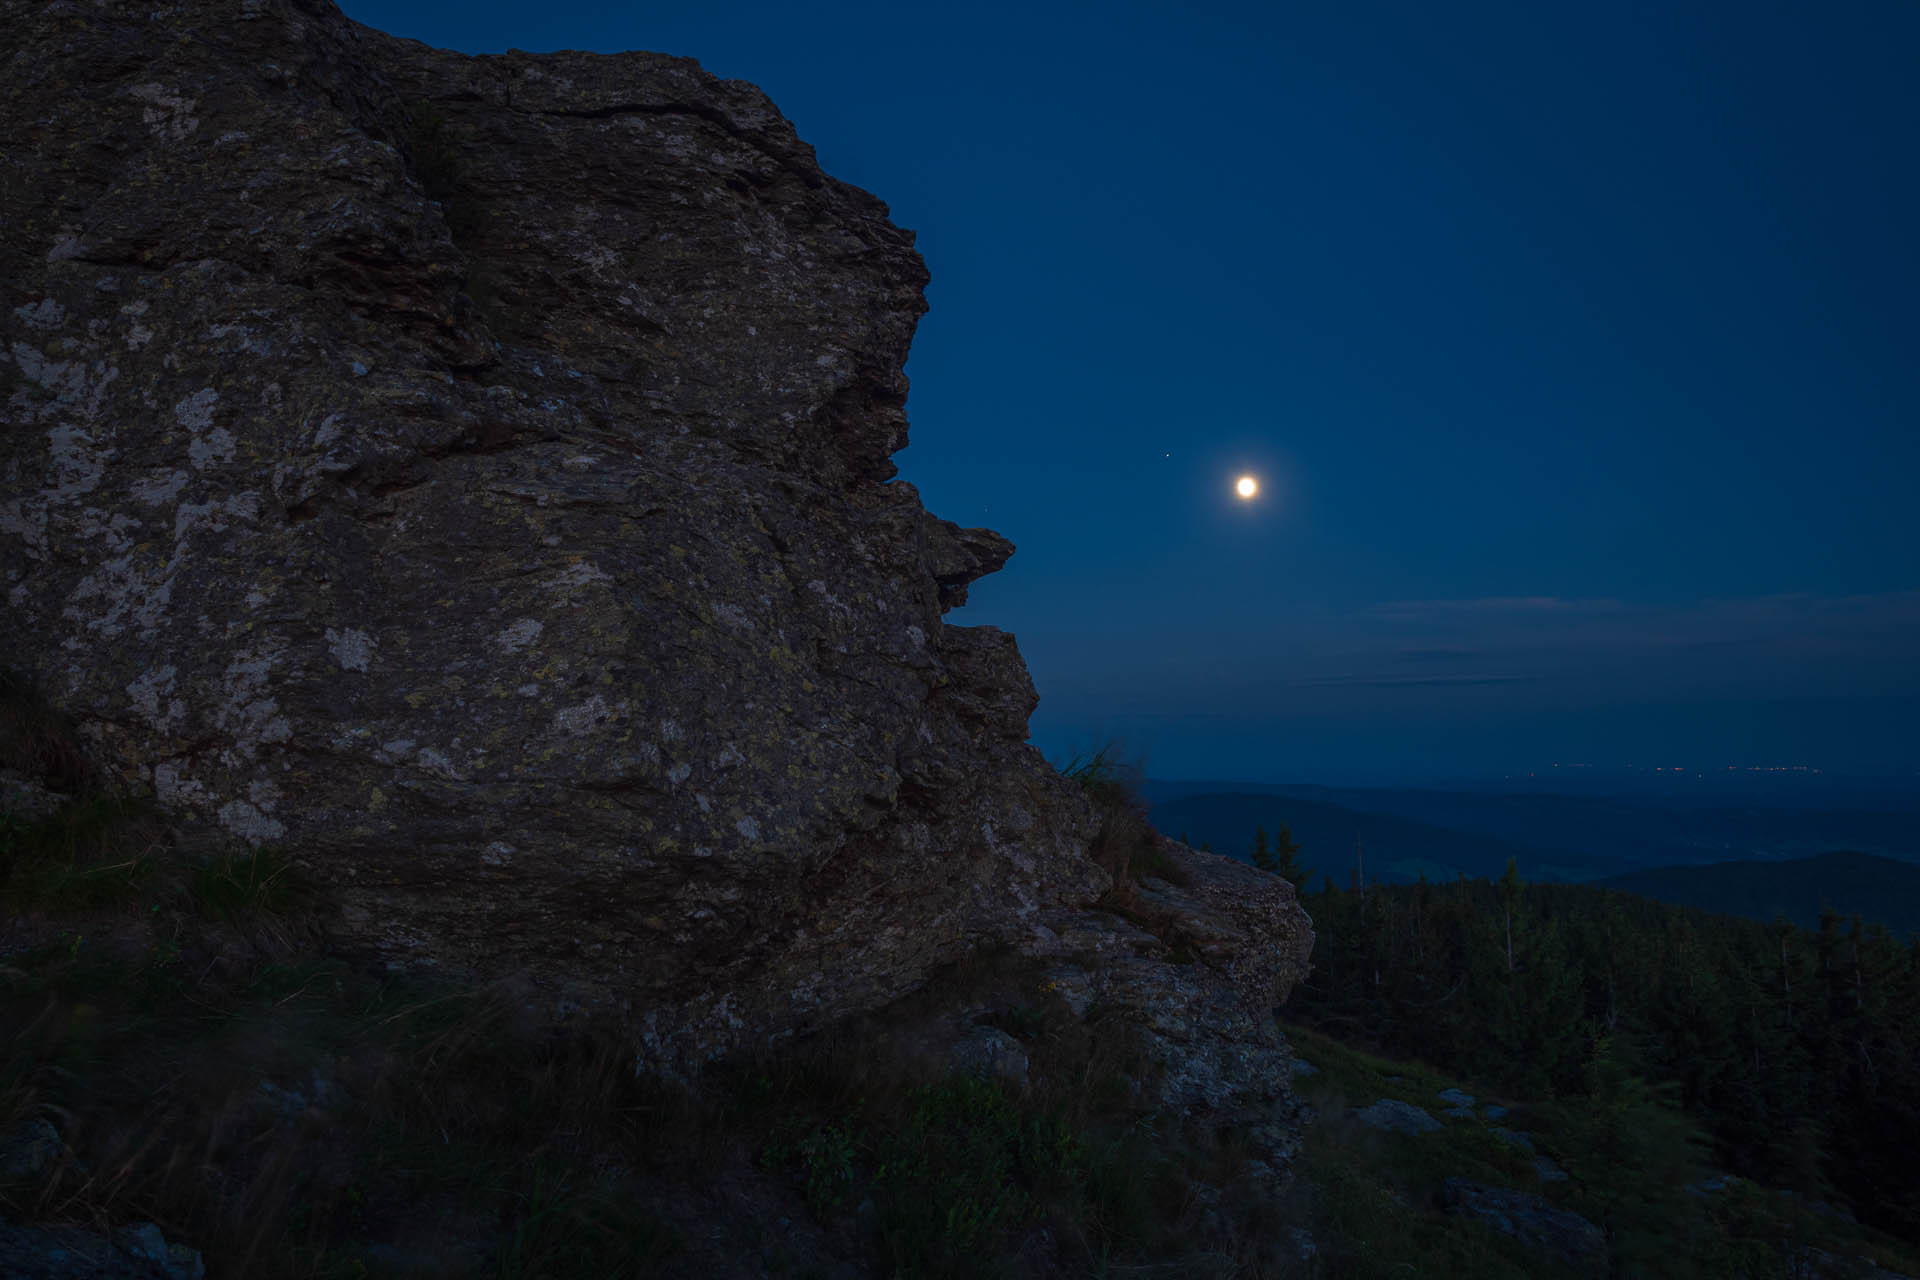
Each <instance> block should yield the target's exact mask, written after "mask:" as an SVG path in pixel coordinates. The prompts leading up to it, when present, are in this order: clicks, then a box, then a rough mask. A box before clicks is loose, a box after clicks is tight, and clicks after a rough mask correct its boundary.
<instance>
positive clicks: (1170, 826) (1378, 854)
mask: <svg viewBox="0 0 1920 1280" xmlns="http://www.w3.org/2000/svg"><path fill="white" fill-rule="evenodd" d="M1150 816H1151V819H1152V822H1153V825H1154V826H1155V827H1156V828H1157V829H1158V830H1159V831H1160V832H1161V833H1162V834H1165V835H1169V836H1172V837H1174V838H1175V839H1179V838H1180V836H1181V835H1182V833H1185V834H1186V836H1187V837H1188V839H1189V841H1190V843H1192V844H1193V845H1194V846H1195V847H1196V848H1197V847H1199V846H1200V845H1201V844H1203V843H1204V844H1211V845H1212V846H1213V851H1214V852H1215V853H1223V854H1227V855H1229V856H1231V857H1235V858H1239V859H1240V860H1241V861H1243V862H1244V861H1246V860H1247V858H1248V857H1249V855H1250V853H1251V851H1252V844H1253V833H1254V831H1255V829H1256V828H1259V827H1265V828H1266V829H1267V833H1268V835H1269V836H1271V835H1273V834H1274V833H1275V832H1277V831H1278V830H1279V829H1280V826H1281V824H1282V823H1284V824H1286V825H1287V826H1288V827H1290V828H1291V829H1292V831H1293V838H1294V839H1295V840H1296V841H1297V842H1299V844H1300V861H1301V862H1302V863H1303V864H1304V865H1305V866H1306V867H1308V868H1309V869H1310V870H1311V871H1312V873H1313V879H1312V882H1311V883H1312V884H1313V885H1314V886H1315V887H1317V886H1318V885H1319V883H1320V880H1319V877H1320V876H1322V875H1328V876H1331V877H1332V878H1333V882H1334V883H1335V884H1337V885H1339V886H1341V887H1342V888H1344V887H1346V884H1347V881H1348V877H1349V875H1350V872H1351V868H1352V866H1353V858H1354V844H1355V842H1356V841H1358V842H1359V843H1361V844H1362V845H1364V846H1365V849H1366V869H1367V878H1368V879H1369V880H1370V881H1380V882H1389V883H1390V882H1399V881H1412V880H1415V879H1417V878H1418V877H1419V876H1420V875H1421V874H1423V873H1424V874H1425V875H1426V877H1427V878H1428V879H1429V880H1451V879H1453V878H1454V877H1455V876H1457V875H1461V874H1465V875H1468V876H1475V877H1477V876H1488V877H1498V876H1499V875H1500V873H1501V872H1502V871H1503V870H1505V868H1506V865H1507V859H1508V858H1513V859H1514V860H1515V861H1516V862H1517V863H1518V864H1519V868H1520V874H1521V875H1522V876H1523V877H1524V878H1526V879H1528V880H1560V881H1581V880H1593V879H1597V878H1599V877H1601V876H1605V875H1611V874H1613V873H1615V872H1617V871H1618V870H1619V869H1620V867H1621V865H1622V862H1623V861H1626V860H1624V859H1622V860H1614V859H1603V858H1595V857H1593V856H1591V855H1589V854H1582V853H1576V852H1570V851H1566V850H1558V849H1551V848H1543V847H1541V846H1538V845H1530V844H1521V843H1518V842H1514V841H1508V840H1501V839H1498V838H1496V837H1492V836H1487V835H1482V834H1476V833H1473V832H1466V831H1458V830H1454V829H1451V828H1447V827H1441V826H1435V825H1433V824H1431V823H1426V822H1419V821H1413V820H1410V819H1407V818H1401V817H1396V816H1394V815H1391V814H1381V813H1364V812H1361V811H1360V810H1358V809H1350V808H1347V807H1346V806H1344V805H1337V804H1329V803H1326V802H1325V801H1322V800H1316V799H1308V798H1306V797H1304V796H1300V795H1288V794H1278V793H1268V794H1244V793H1240V794H1227V795H1188V796H1181V797H1180V798H1178V799H1172V800H1163V801H1161V802H1159V803H1157V804H1154V805H1153V807H1152V811H1151V815H1150Z"/></svg>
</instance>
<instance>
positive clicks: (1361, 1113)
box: [1353, 1098, 1440, 1134]
mask: <svg viewBox="0 0 1920 1280" xmlns="http://www.w3.org/2000/svg"><path fill="white" fill-rule="evenodd" d="M1353 1114H1354V1116H1355V1118H1357V1119H1358V1120H1359V1121H1360V1123H1362V1124H1364V1125H1369V1126H1371V1127H1372V1128H1375V1129H1384V1130H1386V1131H1388V1132H1390V1133H1415V1134H1418V1133H1432V1132H1433V1131H1434V1130H1435V1129H1438V1128H1439V1127H1440V1122H1439V1121H1438V1120H1435V1119H1434V1118H1433V1116H1432V1115H1431V1114H1430V1113H1429V1112H1428V1111H1427V1110H1426V1109H1425V1108H1423V1107H1416V1106H1414V1105H1413V1104H1412V1103H1410V1102H1397V1101H1395V1100H1394V1099H1392V1098H1382V1099H1380V1101H1378V1102H1376V1103H1374V1104H1373V1105H1372V1106H1370V1107H1362V1108H1361V1109H1360V1110H1358V1111H1356V1112H1354V1113H1353Z"/></svg>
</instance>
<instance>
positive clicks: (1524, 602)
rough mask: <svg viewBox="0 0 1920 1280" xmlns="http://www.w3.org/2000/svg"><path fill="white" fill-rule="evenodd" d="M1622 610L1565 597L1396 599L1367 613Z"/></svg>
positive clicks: (1431, 615)
mask: <svg viewBox="0 0 1920 1280" xmlns="http://www.w3.org/2000/svg"><path fill="white" fill-rule="evenodd" d="M1621 607H1622V605H1621V603H1620V601H1618V600H1611V599H1601V600H1569V599H1567V598H1565V597H1563V596H1479V597H1476V598H1473V599H1467V600H1395V601H1391V602H1388V603H1386V604H1376V605H1373V606H1371V607H1370V608H1368V609H1366V610H1365V611H1364V612H1367V613H1370V614H1374V615H1377V616H1379V617H1387V618H1408V619H1417V618H1434V617H1441V618H1456V617H1462V616H1484V615H1488V614H1495V615H1497V614H1513V613H1521V614H1541V613H1548V614H1570V613H1611V612H1615V611H1617V610H1619V609H1620V608H1621Z"/></svg>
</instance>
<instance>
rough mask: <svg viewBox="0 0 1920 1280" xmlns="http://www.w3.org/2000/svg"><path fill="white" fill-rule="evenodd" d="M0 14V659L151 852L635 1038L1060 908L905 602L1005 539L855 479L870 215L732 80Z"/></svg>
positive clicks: (877, 312) (650, 1051)
mask: <svg viewBox="0 0 1920 1280" xmlns="http://www.w3.org/2000/svg"><path fill="white" fill-rule="evenodd" d="M7 15H8V17H7V25H8V30H9V57H8V60H7V62H6V66H5V72H4V75H5V77H6V84H5V88H6V92H5V93H4V94H0V127H4V131H5V135H6V136H7V137H8V138H9V139H10V140H11V141H10V146H9V152H8V155H9V161H8V163H9V164H10V165H11V166H12V169H11V176H10V180H9V181H8V182H7V183H5V184H0V227H4V228H5V231H4V235H3V236H0V282H4V290H5V298H4V305H3V306H0V351H4V352H5V353H6V354H5V355H4V356H0V440H4V441H5V445H4V453H0V592H4V593H5V599H6V607H7V616H8V623H7V625H6V626H5V627H4V628H0V666H6V667H9V668H11V669H13V670H15V671H18V672H20V673H22V674H24V675H25V676H27V677H28V678H30V679H31V681H32V682H33V684H34V685H35V687H37V688H39V689H41V690H43V691H45V694H46V696H47V697H48V698H49V699H50V700H51V702H52V703H53V705H54V709H55V710H56V711H57V712H58V713H60V714H61V715H63V716H64V717H66V718H67V719H68V720H70V721H71V722H72V723H74V724H75V725H76V726H77V729H78V733H79V734H80V736H81V740H82V741H83V742H84V743H85V744H86V745H87V749H88V753H89V756H90V767H92V768H93V769H95V770H96V771H97V772H98V773H99V775H100V776H101V777H102V778H103V779H105V780H106V781H107V782H108V783H109V784H111V785H112V786H114V787H116V788H119V789H123V790H126V791H144V792H150V793H151V794H152V796H153V797H154V799H155V800H156V802H157V803H158V804H159V805H160V806H161V808H162V810H163V812H164V813H165V814H166V816H167V818H168V820H169V821H170V822H172V823H173V824H175V826H176V829H177V830H178V831H179V832H181V833H182V835H183V838H185V840H186V843H187V845H188V847H201V848H212V847H214V846H215V845H216V844H217V843H218V842H223V841H224V842H227V843H228V844H229V845H233V844H246V845H259V844H271V845H273V846H276V847H278V848H280V849H282V850H284V851H285V852H286V853H287V855H288V856H289V857H291V858H292V859H293V861H294V862H295V863H296V865H297V867H298V869H299V871H300V872H301V873H302V874H303V875H304V876H305V877H307V878H308V879H309V880H311V881H312V882H314V883H315V884H316V885H318V886H319V887H321V888H322V889H324V890H325V891H326V900H327V901H328V902H330V903H331V917H330V919H329V921H328V927H329V931H330V934H331V937H332V939H333V941H334V943H335V945H337V946H339V947H341V948H343V949H345V950H347V951H348V952H350V953H355V954H359V955H363V956H365V957H367V958H368V959H370V960H372V961H374V962H376V963H379V964H382V965H384V966H386V967H388V968H390V969H393V970H396V971H423V972H428V973H432V974H436V975H441V976H444V977H449V978H454V979H459V980H463V981H464V980H467V979H474V980H484V979H493V978H501V977H507V976H512V977H514V978H515V979H517V980H522V981H524V982H525V984H526V985H527V988H528V990H529V991H530V992H532V993H533V996H534V998H535V999H536V1000H537V1001H539V1002H541V1004H542V1007H544V1008H546V1009H547V1010H549V1011H550V1012H552V1013H553V1014H555V1015H556V1016H558V1015H565V1014H567V1013H569V1012H570V1011H573V1010H576V1009H581V1008H585V1007H593V1008H597V1009H602V1010H607V1011H611V1012H612V1013H614V1014H616V1015H617V1016H620V1017H623V1018H625V1019H627V1020H628V1021H629V1022H630V1023H631V1024H632V1026H633V1027H634V1028H635V1035H636V1041H637V1042H638V1044H639V1046H640V1053H641V1057H642V1059H643V1061H644V1062H648V1063H654V1064H658V1065H660V1066H663V1067H667V1068H672V1069H679V1068H681V1067H685V1066H689V1065H692V1064H697V1063H698V1062H700V1061H703V1060H705V1059H707V1058H710V1057H712V1056H714V1055H716V1054H720V1053H723V1052H726V1051H728V1050H729V1049H731V1048H734V1047H737V1046H740V1045H744V1044H748V1043H759V1042H765V1041H768V1040H771V1039H778V1038H781V1037H784V1036H787V1035H791V1034H795V1033H800V1032H805V1031H808V1030H811V1029H816V1028H819V1027H822V1026H825V1025H829V1024H831V1023H833V1022H834V1021H835V1020H837V1019H839V1018H842V1017H844V1016H847V1015H849V1014H851V1013H854V1012H858V1011H862V1010H867V1009H872V1008H875V1007H877V1006H879V1005H882V1004H884V1003H886V1002H887V1001H888V1000H890V999H892V998H894V997H896V996H898V995H900V994H901V993H903V992H906V991H909V990H911V989H913V988H914V987H915V986H916V984H918V983H919V982H921V981H922V979H923V978H924V977H925V975H926V974H928V973H929V972H930V971H931V970H933V969H935V968H936V967H938V966H941V965H943V964H946V963H949V962H952V961H954V960H957V959H959V958H961V957H963V956H965V955H967V954H969V953H970V952H971V951H973V950H975V949H977V948H979V947H982V946H986V945H996V944H1005V943H1008V942H1011V941H1015V940H1018V939H1021V938H1024V937H1025V936H1027V935H1028V934H1029V933H1030V932H1031V931H1032V930H1033V928H1034V927H1035V925H1036V923H1037V922H1038V921H1039V920H1040V919H1041V918H1042V916H1043V915H1044V914H1045V913H1047V912H1048V911H1050V910H1056V909H1060V908H1072V907H1078V906H1080V905H1082V904H1085V903H1087V902H1090V901H1092V900H1094V899H1095V898H1097V897H1098V896H1099V895H1100V894H1101V893H1102V892H1103V891H1104V890H1105V888H1106V887H1107V884H1108V878H1107V876H1106V874H1105V873H1104V872H1103V871H1101V870H1100V869H1099V868H1098V867H1097V866H1096V865H1094V863H1093V862H1092V861H1090V860H1089V859H1088V857H1087V856H1086V854H1085V844H1086V836H1087V832H1088V829H1089V824H1090V811H1089V809H1088V806H1087V804H1086V803H1085V801H1084V800H1083V798H1082V797H1081V796H1080V794H1079V793H1078V791H1077V790H1076V789H1075V788H1074V787H1072V786H1071V785H1069V784H1068V783H1066V782H1065V781H1064V780H1062V779H1061V778H1060V777H1059V776H1058V775H1057V774H1056V773H1055V772H1054V770H1052V769H1051V768H1050V767H1048V766H1047V764H1046V762H1045V761H1044V760H1043V759H1042V758H1041V756H1040V755H1039V753H1038V752H1037V751H1036V750H1034V748H1033V747H1031V746H1029V745H1028V744H1027V742H1026V735H1027V728H1026V724H1027V716H1028V714H1029V713H1030V712H1031V710H1032V709H1033V706H1034V705H1035V702H1036V696H1035V693H1034V689H1033V685H1032V682H1031V680H1030V679H1029V677H1028V674H1027V671H1026V668H1025V665H1024V664H1023V663H1022V661H1021V658H1020V655H1019V652H1018V650H1017V649H1016V648H1015V646H1014V641H1013V638H1012V637H1011V636H1009V635H1006V634H1005V633H1003V632H1001V631H998V630H995V629H994V628H992V627H984V626H981V627H966V626H957V625H953V624H950V623H948V622H946V621H945V620H944V618H943V615H944V614H945V613H946V612H947V611H948V610H949V609H951V608H953V607H954V606H956V605H958V604H960V603H962V602H963V601H964V600H965V599H966V595H967V589H968V585H969V584H970V583H971V582H972V581H974V580H975V579H977V578H978V577H980V576H981V575H983V574H986V573H990V572H992V571H993V570H995V569H997V568H999V567H1000V566H1001V565H1002V564H1003V563H1004V562H1005V561H1006V559H1007V557H1008V556H1009V555H1010V554H1011V553H1012V550H1013V548H1012V546H1011V544H1010V543H1008V542H1007V541H1006V540H1005V539H1003V538H1001V537H1000V536H998V535H997V534H994V533H992V532H991V531H987V530H981V529H963V528H960V527H959V526H957V525H955V524H952V523H950V522H948V521H945V520H941V519H938V518H937V517H935V516H933V515H932V514H930V513H929V512H928V511H927V510H926V509H925V508H924V507H923V506H922V505H921V502H920V498H919V495H918V493H917V492H916V491H915V490H914V488H913V487H912V486H911V485H909V484H905V483H900V482H893V483H889V482H888V481H889V479H890V477H891V476H892V475H893V473H894V467H893V464H892V462H891V461H890V455H891V454H892V453H893V452H894V451H895V450H897V449H899V448H900V447H901V446H902V445H904V444H905V443H906V432H907V421H906V416H905V409H904V405H905V401H906V394H907V382H906V378H905V376H904V375H903V373H902V367H903V365H904V362H905V360H906V357H907V351H908V344H909V342H910V341H911V338H912V336H913V332H914V328H915V325H916V323H917V322H918V319H919V317H920V315H921V314H922V313H923V312H924V311H925V309H926V302H925V299H924V297H923V293H922V290H923V286H924V285H925V284H926V282H927V278H928V277H927V272H926V269H925V267H924V266H923V264H922V263H921V260H920V257H919V255H918V254H917V253H916V252H915V251H914V249H913V235H912V233H911V232H908V231H904V230H902V229H901V228H899V227H897V226H895V225H894V224H893V223H892V222H891V221H889V219H888V216H887V209H886V206H885V205H884V204H882V203H881V202H880V201H879V200H878V199H875V198H874V197H873V196H871V195H868V194H867V193H866V192H864V191H860V190H858V189H856V188H854V187H851V186H848V185H846V184H844V183H841V182H838V181H836V180H834V179H833V178H831V177H829V176H828V175H826V174H825V173H823V172H822V171H821V170H820V168H819V166H818V165H817V164H816V162H815V158H814V153H813V150H812V148H810V147H809V146H807V145H806V144H805V143H803V142H801V141H800V140H799V138H798V137H797V136H796V135H795V132H794V130H793V127H792V126H791V125H790V124H788V122H787V121H786V120H785V119H783V118H782V117H781V115H780V113H779V112H778V111H777V110H776V109H775V108H774V106H773V104H772V103H771V102H769V101H768V100H767V98H766V96H765V95H764V94H762V93H761V92H760V91H759V90H758V89H756V88H754V87H753V86H751V85H747V84H744V83H742V82H740V81H731V80H721V79H718V78H716V77H714V76H712V75H710V74H708V73H707V72H705V71H703V70H702V69H701V68H700V67H699V66H698V65H697V64H696V63H694V62H692V61H691V60H688V59H685V58H675V57H668V56H665V55H660V54H649V53H633V54H621V55H596V54H587V53H554V54H541V55H532V54H524V53H510V54H505V55H499V56H484V57H468V56H464V55H461V54H457V53H450V52H443V51H439V50H434V49H429V48H427V47H425V46H422V45H420V44H417V43H414V42H411V41H407V40H400V39H394V38H392V37H389V36H386V35H383V34H381V33H379V32H377V31H374V30H371V29H369V28H367V27H363V26H360V25H358V24H356V23H354V22H351V21H349V20H347V19H346V18H344V17H343V16H342V15H341V14H340V13H339V12H338V11H337V10H335V9H334V8H333V7H332V6H331V5H330V4H327V3H325V2H324V0H247V3H246V4H244V5H241V6H238V9H237V10H236V6H234V5H233V4H231V3H229V2H228V0H181V2H179V3H167V4H162V5H157V6H147V7H135V6H127V5H101V6H93V5H52V6H44V7H36V8H34V9H32V10H31V11H29V10H28V9H26V8H23V7H21V6H17V5H16V6H10V7H9V8H8V9H7ZM22 793H23V794H24V789H22ZM1295 915H1296V916H1298V923H1297V924H1296V925H1295V926H1294V927H1297V928H1299V929H1301V930H1304V929H1305V925H1304V916H1299V915H1298V912H1297V908H1296V909H1295ZM1224 963H1226V964H1227V965H1228V966H1229V967H1232V964H1233V962H1231V961H1227V962H1224Z"/></svg>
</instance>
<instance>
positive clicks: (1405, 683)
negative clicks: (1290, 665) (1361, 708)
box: [1294, 676, 1539, 689]
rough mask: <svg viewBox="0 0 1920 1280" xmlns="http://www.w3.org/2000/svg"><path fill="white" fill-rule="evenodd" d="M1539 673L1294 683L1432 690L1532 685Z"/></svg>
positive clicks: (1326, 679) (1327, 679) (1326, 678)
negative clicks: (1490, 685)
mask: <svg viewBox="0 0 1920 1280" xmlns="http://www.w3.org/2000/svg"><path fill="white" fill-rule="evenodd" d="M1537 679H1539V677H1538V676H1316V677H1314V678H1313V679H1310V680H1297V681H1295V682H1294V683H1296V684H1302V685H1313V686H1316V687H1321V688H1325V687H1337V688H1346V689H1354V688H1364V689H1431V688H1453V687H1461V688H1465V687H1470V686H1473V685H1484V684H1528V683H1531V682H1532V681H1534V680H1537Z"/></svg>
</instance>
